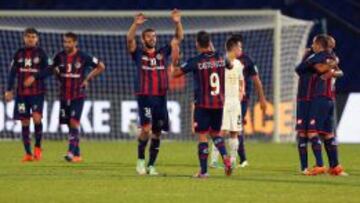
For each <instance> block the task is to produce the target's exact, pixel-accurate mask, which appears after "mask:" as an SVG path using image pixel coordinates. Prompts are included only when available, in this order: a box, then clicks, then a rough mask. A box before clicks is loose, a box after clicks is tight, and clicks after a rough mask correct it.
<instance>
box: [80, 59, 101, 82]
mask: <svg viewBox="0 0 360 203" xmlns="http://www.w3.org/2000/svg"><path fill="white" fill-rule="evenodd" d="M90 66H91V67H93V69H92V70H91V72H90V73H89V74H88V75H87V76H86V78H85V79H84V81H83V83H82V84H81V87H87V86H88V84H89V82H90V81H91V80H93V79H94V78H95V77H97V76H98V75H100V74H101V73H102V72H104V71H105V64H104V63H103V62H101V61H99V59H97V58H95V57H92V58H91V62H90Z"/></svg>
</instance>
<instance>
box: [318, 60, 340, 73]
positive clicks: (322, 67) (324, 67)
mask: <svg viewBox="0 0 360 203" xmlns="http://www.w3.org/2000/svg"><path fill="white" fill-rule="evenodd" d="M336 66H337V62H336V60H333V59H327V60H326V61H325V62H323V63H315V64H314V65H313V67H314V69H315V70H316V71H317V72H318V73H320V74H323V73H326V72H328V71H331V69H333V68H335V67H336Z"/></svg>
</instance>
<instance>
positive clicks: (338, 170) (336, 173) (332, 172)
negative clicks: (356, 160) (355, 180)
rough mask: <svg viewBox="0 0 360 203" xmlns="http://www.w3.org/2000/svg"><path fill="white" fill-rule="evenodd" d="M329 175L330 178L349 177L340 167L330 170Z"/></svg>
mask: <svg viewBox="0 0 360 203" xmlns="http://www.w3.org/2000/svg"><path fill="white" fill-rule="evenodd" d="M329 174H330V175H332V176H348V175H349V174H347V173H346V172H345V170H344V168H343V167H342V166H341V165H337V166H335V167H333V168H330V169H329Z"/></svg>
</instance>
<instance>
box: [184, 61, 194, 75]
mask: <svg viewBox="0 0 360 203" xmlns="http://www.w3.org/2000/svg"><path fill="white" fill-rule="evenodd" d="M195 70H196V64H195V62H194V60H193V59H189V60H188V61H186V62H185V63H183V64H181V71H182V72H183V73H185V74H186V73H189V72H194V71H195Z"/></svg>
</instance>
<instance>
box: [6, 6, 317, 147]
mask: <svg viewBox="0 0 360 203" xmlns="http://www.w3.org/2000/svg"><path fill="white" fill-rule="evenodd" d="M182 13H183V18H182V19H183V20H182V22H183V25H184V28H185V39H184V41H183V42H182V45H181V49H182V52H183V59H187V58H189V57H191V56H194V55H196V54H197V53H196V49H195V34H196V32H197V31H199V30H207V31H209V32H211V34H212V39H213V43H214V46H215V48H216V49H217V50H219V51H224V43H225V41H226V39H227V38H228V37H229V36H230V35H231V34H232V33H241V34H242V35H243V36H244V51H245V52H246V53H248V54H249V55H250V56H251V57H252V58H253V59H254V61H255V62H256V64H257V67H258V70H259V74H260V77H261V79H262V82H263V86H264V91H265V94H266V97H267V99H268V101H269V104H268V111H267V113H266V115H263V114H262V113H261V110H260V107H259V105H258V103H257V96H256V93H255V91H254V90H253V91H252V92H250V93H248V94H250V95H251V96H250V97H251V98H252V99H251V100H250V108H249V111H248V114H247V118H246V119H247V124H246V126H245V133H246V135H247V136H249V137H251V138H254V139H266V140H271V139H275V140H276V141H279V140H281V141H287V140H292V139H293V129H294V112H295V110H294V109H295V103H294V102H295V91H296V81H297V78H296V76H295V74H294V67H295V65H296V63H297V62H298V60H299V59H300V55H301V53H302V51H303V48H304V47H305V45H306V41H307V38H308V34H309V31H310V29H311V27H312V23H311V22H309V21H303V20H299V19H294V18H290V17H287V16H284V15H281V14H280V13H279V12H278V11H272V10H250V11H246V10H245V11H184V12H182ZM134 14H135V12H125V11H116V12H90V11H81V12H80V11H79V12H60V11H59V12H41V11H36V12H31V11H16V12H1V13H0V16H1V18H0V39H1V53H0V65H1V67H2V68H1V70H0V85H1V89H2V90H5V86H6V81H7V74H8V71H9V69H8V67H9V64H10V61H11V57H12V55H13V53H14V52H15V51H16V49H18V48H19V47H21V46H22V32H23V30H24V28H26V27H35V28H37V29H38V30H39V31H40V46H41V47H42V48H43V49H44V50H45V51H46V52H47V53H48V55H49V56H53V55H54V54H55V53H56V52H58V51H59V50H61V49H62V34H63V33H64V32H67V31H73V32H75V33H77V34H79V48H80V49H81V50H83V51H86V52H88V53H89V54H91V55H94V56H97V57H98V58H100V59H102V60H103V61H104V63H105V64H106V67H107V69H106V71H105V72H104V74H102V75H101V76H100V77H99V78H97V79H95V80H94V81H92V83H91V85H90V88H89V91H88V92H89V94H88V98H87V101H86V102H85V105H84V110H83V115H82V118H81V132H82V133H81V134H82V137H84V138H89V139H131V138H133V137H134V136H136V134H137V132H138V125H137V104H136V100H135V97H134V94H133V83H134V79H135V77H134V76H135V74H136V68H135V66H134V63H133V62H132V60H131V57H130V55H129V54H128V52H127V49H126V33H127V29H128V28H129V26H130V24H131V23H132V21H133V15H134ZM145 15H147V16H148V18H149V20H148V21H147V22H146V23H145V25H144V26H143V27H142V28H140V30H139V31H141V30H142V29H143V28H145V27H152V28H155V29H156V30H157V34H158V45H159V46H161V45H164V44H166V43H169V42H170V40H171V38H172V36H173V34H174V25H173V23H172V22H171V19H170V17H169V16H170V12H162V11H146V12H145ZM138 41H139V39H138ZM139 44H140V42H139ZM191 79H192V78H191V76H190V77H186V78H182V79H177V80H170V82H169V83H170V85H169V86H170V90H169V94H168V109H169V117H170V121H171V122H170V132H169V133H168V134H167V135H166V136H165V137H166V138H169V139H177V140H187V139H191V138H192V137H191V111H190V106H191V101H192V100H193V99H192V82H191V81H190V80H191ZM47 87H48V92H47V94H46V103H45V105H44V118H43V122H44V124H43V125H44V127H43V130H44V133H45V138H48V139H64V138H66V136H64V134H65V133H66V132H67V130H68V129H66V128H64V127H61V126H59V119H58V117H59V116H58V114H59V101H58V95H59V88H58V84H57V81H56V80H55V78H49V79H48V81H47ZM253 89H254V88H253ZM0 99H1V100H0V138H1V139H16V138H19V137H20V132H21V126H20V123H19V122H15V121H14V120H13V119H12V112H13V106H14V102H9V103H5V102H4V99H3V92H2V93H1V94H0Z"/></svg>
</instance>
